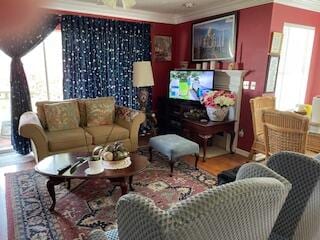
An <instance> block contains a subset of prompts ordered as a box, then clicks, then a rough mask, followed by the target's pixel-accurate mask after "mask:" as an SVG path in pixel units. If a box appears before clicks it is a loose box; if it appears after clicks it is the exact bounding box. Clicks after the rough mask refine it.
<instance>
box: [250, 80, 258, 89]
mask: <svg viewBox="0 0 320 240" xmlns="http://www.w3.org/2000/svg"><path fill="white" fill-rule="evenodd" d="M256 85H257V83H256V82H251V84H250V90H256Z"/></svg>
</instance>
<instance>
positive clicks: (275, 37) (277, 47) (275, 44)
mask: <svg viewBox="0 0 320 240" xmlns="http://www.w3.org/2000/svg"><path fill="white" fill-rule="evenodd" d="M282 38H283V34H282V33H280V32H273V33H272V39H271V46H270V52H269V54H270V55H275V56H280V53H281V47H282Z"/></svg>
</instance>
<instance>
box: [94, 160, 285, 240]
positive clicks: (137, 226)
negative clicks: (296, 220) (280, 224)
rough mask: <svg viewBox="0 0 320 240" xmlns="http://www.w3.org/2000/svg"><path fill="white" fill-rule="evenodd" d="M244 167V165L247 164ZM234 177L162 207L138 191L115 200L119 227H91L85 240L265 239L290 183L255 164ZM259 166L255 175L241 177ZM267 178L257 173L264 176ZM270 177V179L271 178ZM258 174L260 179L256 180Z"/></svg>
mask: <svg viewBox="0 0 320 240" xmlns="http://www.w3.org/2000/svg"><path fill="white" fill-rule="evenodd" d="M247 165H249V166H247ZM247 165H245V169H243V170H242V169H241V170H240V173H241V176H239V178H238V181H236V182H234V183H230V184H226V185H223V186H219V187H216V188H213V189H209V190H207V191H205V192H203V193H200V194H197V195H195V196H192V197H190V198H188V199H186V200H184V201H181V202H178V203H177V204H176V205H175V206H173V207H171V208H170V209H168V210H161V209H160V208H158V207H157V206H155V204H154V203H153V202H152V201H151V200H150V199H147V198H145V197H142V196H140V195H137V194H128V195H125V196H122V197H121V198H120V200H119V201H118V204H117V208H116V210H117V215H118V230H113V231H109V232H106V233H105V232H103V231H102V230H94V231H93V232H91V233H90V235H89V239H90V240H98V239H99V240H101V239H109V240H116V239H118V237H119V239H121V240H142V239H143V240H169V239H170V240H209V239H210V240H211V239H217V240H218V239H219V240H220V239H237V240H257V239H259V240H267V239H268V237H269V235H270V232H271V229H272V227H273V225H274V223H275V220H276V218H277V216H278V213H279V211H280V209H281V207H282V205H283V203H284V201H285V199H286V197H287V194H288V192H289V190H290V188H291V184H290V183H289V182H288V181H287V180H286V179H284V178H283V177H281V176H279V175H278V174H276V173H275V172H273V171H272V170H270V169H268V168H267V167H264V166H262V165H260V164H254V163H251V164H247ZM251 168H255V169H262V170H261V171H259V175H257V178H249V179H246V177H247V175H246V172H247V171H249V172H250V173H249V175H248V176H249V177H254V176H253V174H254V173H255V172H258V171H252V170H251ZM264 173H265V175H266V176H267V177H261V178H260V176H263V174H264ZM270 176H272V177H273V178H271V177H270ZM258 177H259V178H258Z"/></svg>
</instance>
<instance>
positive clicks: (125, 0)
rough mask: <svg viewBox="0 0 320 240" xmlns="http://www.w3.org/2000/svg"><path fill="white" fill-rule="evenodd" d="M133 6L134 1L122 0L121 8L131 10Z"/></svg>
mask: <svg viewBox="0 0 320 240" xmlns="http://www.w3.org/2000/svg"><path fill="white" fill-rule="evenodd" d="M135 5H136V1H135V0H122V6H123V8H132V7H133V6H135Z"/></svg>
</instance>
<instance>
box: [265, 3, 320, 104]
mask: <svg viewBox="0 0 320 240" xmlns="http://www.w3.org/2000/svg"><path fill="white" fill-rule="evenodd" d="M285 22H287V23H293V24H300V25H307V26H311V27H315V28H316V34H315V39H314V46H313V54H312V59H311V65H310V74H309V82H308V87H307V93H306V100H305V101H306V103H311V102H312V98H313V97H314V96H316V95H319V94H320V74H319V69H320V51H319V50H320V13H317V12H313V11H308V10H304V9H299V8H294V7H289V6H285V5H282V4H274V6H273V16H272V24H271V32H275V31H277V32H282V29H283V25H284V23H285Z"/></svg>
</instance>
